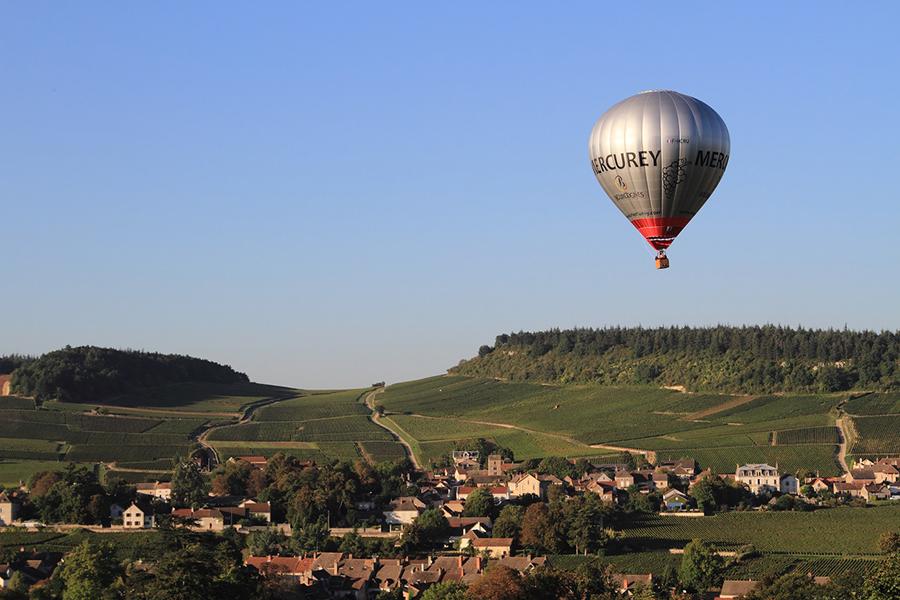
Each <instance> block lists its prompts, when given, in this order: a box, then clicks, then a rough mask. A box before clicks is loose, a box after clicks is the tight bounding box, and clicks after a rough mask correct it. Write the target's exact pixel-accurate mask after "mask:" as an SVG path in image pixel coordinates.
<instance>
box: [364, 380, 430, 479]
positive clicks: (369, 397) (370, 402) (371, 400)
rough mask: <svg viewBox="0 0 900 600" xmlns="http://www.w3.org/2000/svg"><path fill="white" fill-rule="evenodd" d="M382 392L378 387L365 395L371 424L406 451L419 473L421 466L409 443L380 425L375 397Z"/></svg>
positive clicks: (381, 388)
mask: <svg viewBox="0 0 900 600" xmlns="http://www.w3.org/2000/svg"><path fill="white" fill-rule="evenodd" d="M383 391H384V388H383V387H380V388H376V389H374V390H372V391H371V392H369V393H368V394H366V398H365V403H366V406H367V407H368V409H369V410H370V411H372V414H371V415H370V418H371V419H372V422H373V423H375V424H376V425H378V426H379V427H381V428H382V429H384V430H385V431H387V432H388V433H390V434H391V437H392V438H394V440H395V441H397V442H398V443H399V444H400V445H401V446H403V450H405V451H406V455H407V456H408V457H409V460H410V461H411V462H412V464H413V466H414V467H415V468H416V470H419V471H421V470H422V465H420V464H419V459H417V458H416V453H415V452H413V449H412V446H410V445H409V443H408V442H407V441H406V440H405V439H403V436H401V435H400V434H399V433H397V432H396V431H394V430H393V429H391V428H390V427H389V426H388V425H385V424H384V423H382V422H381V417H380V416H379V415H378V411H376V410H375V396H377V395H378V394H380V393H382V392H383Z"/></svg>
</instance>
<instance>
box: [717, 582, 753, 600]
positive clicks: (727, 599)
mask: <svg viewBox="0 0 900 600" xmlns="http://www.w3.org/2000/svg"><path fill="white" fill-rule="evenodd" d="M758 586H759V582H758V581H753V580H752V579H726V580H725V581H724V582H723V583H722V590H721V591H720V592H719V595H718V596H716V598H717V599H719V598H721V600H735V599H736V598H742V597H743V596H746V595H747V594H749V593H750V592H752V591H753V590H755V589H756V588H757V587H758Z"/></svg>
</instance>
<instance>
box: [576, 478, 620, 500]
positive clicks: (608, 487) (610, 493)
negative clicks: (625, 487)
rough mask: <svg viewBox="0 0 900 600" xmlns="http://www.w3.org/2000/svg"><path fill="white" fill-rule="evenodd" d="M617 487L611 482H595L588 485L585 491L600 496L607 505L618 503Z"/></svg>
mask: <svg viewBox="0 0 900 600" xmlns="http://www.w3.org/2000/svg"><path fill="white" fill-rule="evenodd" d="M616 489H617V488H616V485H615V483H611V482H609V481H600V480H595V481H592V482H590V483H589V484H587V486H585V488H584V490H585V491H586V492H591V493H594V494H597V495H598V496H600V500H602V501H603V502H605V503H606V504H615V503H616Z"/></svg>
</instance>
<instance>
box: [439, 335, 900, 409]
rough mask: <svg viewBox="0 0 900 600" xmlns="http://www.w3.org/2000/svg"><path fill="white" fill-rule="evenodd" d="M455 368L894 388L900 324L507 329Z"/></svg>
mask: <svg viewBox="0 0 900 600" xmlns="http://www.w3.org/2000/svg"><path fill="white" fill-rule="evenodd" d="M453 371H454V372H457V373H459V374H463V375H474V376H486V377H500V378H504V379H510V380H516V381H529V380H534V381H550V382H558V383H567V382H579V383H601V384H606V385H623V384H656V385H684V386H686V387H687V388H689V389H692V390H697V391H723V392H738V393H740V392H751V393H760V392H782V391H793V392H834V391H844V390H853V389H865V390H891V389H897V388H900V333H898V332H890V331H882V332H874V331H851V330H848V329H842V330H835V329H805V328H802V327H799V328H796V329H795V328H791V327H782V326H776V325H764V326H743V327H731V326H724V325H719V326H716V327H656V328H644V327H608V328H602V329H565V330H561V329H551V330H548V331H537V332H528V331H520V332H518V333H509V334H502V335H498V336H497V337H496V339H495V341H494V345H493V346H489V345H484V346H481V348H479V350H478V355H477V356H476V357H475V358H473V359H471V360H467V361H463V362H461V363H460V365H459V366H458V367H456V368H455V369H453Z"/></svg>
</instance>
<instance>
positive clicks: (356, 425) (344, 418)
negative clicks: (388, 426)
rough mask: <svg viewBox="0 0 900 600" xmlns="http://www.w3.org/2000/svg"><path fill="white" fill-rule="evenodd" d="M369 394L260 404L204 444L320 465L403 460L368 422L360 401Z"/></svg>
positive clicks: (229, 452)
mask: <svg viewBox="0 0 900 600" xmlns="http://www.w3.org/2000/svg"><path fill="white" fill-rule="evenodd" d="M368 391H369V390H366V389H357V390H343V391H338V392H326V393H316V394H309V395H305V396H302V397H298V398H293V399H290V400H285V401H282V402H278V403H277V404H273V405H271V406H265V407H263V408H261V409H259V410H258V411H256V412H255V413H254V415H253V420H252V421H250V422H249V423H242V424H239V425H233V426H228V427H221V428H217V429H215V430H213V431H212V432H210V434H209V436H208V441H209V443H211V444H213V445H214V446H215V447H216V449H217V450H218V451H219V452H220V453H223V454H226V455H229V456H233V455H235V454H238V455H240V454H257V453H258V454H263V455H266V456H270V455H272V454H274V453H276V452H280V451H283V452H285V453H289V454H292V455H294V456H298V457H301V458H309V459H313V460H319V461H327V460H330V459H335V458H339V459H358V458H367V457H371V458H372V459H373V460H378V461H380V460H388V459H389V458H390V457H398V458H399V457H402V447H400V446H399V445H398V444H396V443H395V442H394V441H393V437H392V436H391V434H390V433H388V432H387V431H385V430H384V429H382V428H381V427H379V426H377V425H375V424H374V423H373V422H372V421H371V419H370V418H369V416H368V415H369V412H370V411H369V409H368V408H367V407H366V406H365V404H364V402H363V396H364V395H365V394H366V393H367V392H368ZM295 444H296V445H295ZM250 449H252V450H253V452H250V451H249V450H250ZM257 451H258V452H257Z"/></svg>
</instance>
